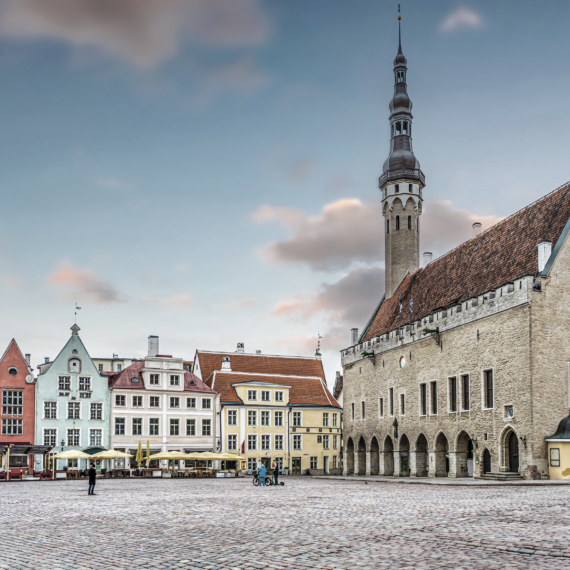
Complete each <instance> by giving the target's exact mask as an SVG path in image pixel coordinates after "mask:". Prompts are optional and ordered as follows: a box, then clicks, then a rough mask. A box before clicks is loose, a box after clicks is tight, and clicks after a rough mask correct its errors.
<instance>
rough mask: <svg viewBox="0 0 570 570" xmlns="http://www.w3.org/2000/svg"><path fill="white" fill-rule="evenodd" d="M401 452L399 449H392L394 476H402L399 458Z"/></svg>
mask: <svg viewBox="0 0 570 570" xmlns="http://www.w3.org/2000/svg"><path fill="white" fill-rule="evenodd" d="M400 457H401V454H400V452H399V451H396V450H394V477H403V474H402V471H401V467H402V461H401V459H400Z"/></svg>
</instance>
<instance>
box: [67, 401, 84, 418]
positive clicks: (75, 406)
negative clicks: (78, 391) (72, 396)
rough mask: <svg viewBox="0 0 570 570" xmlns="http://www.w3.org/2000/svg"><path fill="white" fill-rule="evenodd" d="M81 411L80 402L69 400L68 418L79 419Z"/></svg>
mask: <svg viewBox="0 0 570 570" xmlns="http://www.w3.org/2000/svg"><path fill="white" fill-rule="evenodd" d="M80 412H81V404H80V403H79V402H67V419H68V420H78V419H79V414H80Z"/></svg>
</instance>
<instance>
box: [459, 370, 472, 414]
mask: <svg viewBox="0 0 570 570" xmlns="http://www.w3.org/2000/svg"><path fill="white" fill-rule="evenodd" d="M461 381H462V382H461V383H462V385H463V409H464V410H465V411H467V410H470V409H471V406H470V404H469V398H470V395H469V375H468V374H465V375H464V376H462V377H461Z"/></svg>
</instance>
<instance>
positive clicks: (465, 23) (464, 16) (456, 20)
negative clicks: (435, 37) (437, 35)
mask: <svg viewBox="0 0 570 570" xmlns="http://www.w3.org/2000/svg"><path fill="white" fill-rule="evenodd" d="M482 26H483V18H482V17H481V16H480V15H479V14H477V12H474V11H473V10H470V9H469V8H466V7H465V6H463V7H459V8H457V9H455V10H454V11H453V12H451V14H448V15H447V17H446V18H445V19H444V20H443V22H442V23H441V25H440V29H441V30H442V31H444V32H451V31H455V30H460V29H464V28H471V29H473V28H481V27H482Z"/></svg>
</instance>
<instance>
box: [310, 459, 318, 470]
mask: <svg viewBox="0 0 570 570" xmlns="http://www.w3.org/2000/svg"><path fill="white" fill-rule="evenodd" d="M318 468H319V458H318V457H311V469H318Z"/></svg>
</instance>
